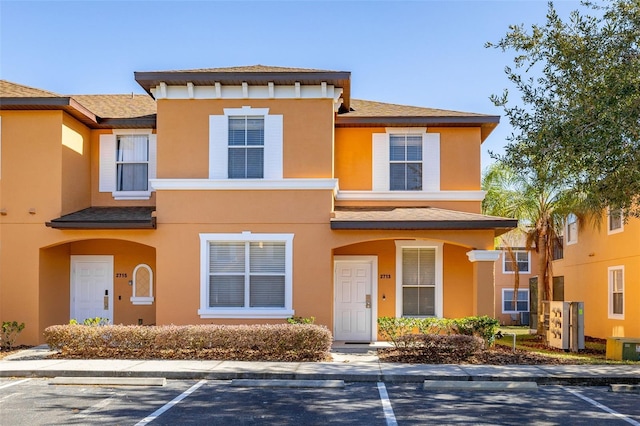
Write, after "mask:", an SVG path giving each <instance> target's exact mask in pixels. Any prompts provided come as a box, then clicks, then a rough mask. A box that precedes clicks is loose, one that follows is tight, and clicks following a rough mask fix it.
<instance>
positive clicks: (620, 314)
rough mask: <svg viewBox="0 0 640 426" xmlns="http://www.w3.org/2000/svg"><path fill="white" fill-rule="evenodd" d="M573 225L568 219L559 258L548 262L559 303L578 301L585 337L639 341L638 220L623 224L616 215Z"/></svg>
mask: <svg viewBox="0 0 640 426" xmlns="http://www.w3.org/2000/svg"><path fill="white" fill-rule="evenodd" d="M596 223H597V225H595V226H594V225H593V224H591V223H579V221H578V219H577V218H576V217H574V216H570V217H569V218H568V219H567V223H566V225H565V230H564V250H563V258H562V259H558V260H556V261H554V262H553V275H554V281H558V282H560V283H562V284H563V292H564V294H563V295H562V298H560V297H556V295H554V299H559V300H566V301H576V302H584V328H585V334H586V335H588V336H593V337H599V338H608V337H633V338H638V337H640V309H638V300H640V219H638V218H629V219H628V221H627V222H626V223H625V220H624V219H623V218H622V215H621V214H620V211H614V212H613V213H611V212H609V211H605V212H603V214H602V218H601V220H600V221H599V222H598V221H597V222H596Z"/></svg>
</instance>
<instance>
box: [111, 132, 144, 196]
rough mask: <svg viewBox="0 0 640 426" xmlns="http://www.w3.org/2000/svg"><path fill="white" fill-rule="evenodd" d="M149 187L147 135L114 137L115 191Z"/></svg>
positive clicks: (139, 189)
mask: <svg viewBox="0 0 640 426" xmlns="http://www.w3.org/2000/svg"><path fill="white" fill-rule="evenodd" d="M148 189H149V135H119V136H117V137H116V191H147V190H148Z"/></svg>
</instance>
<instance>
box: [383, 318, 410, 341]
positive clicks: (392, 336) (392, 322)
mask: <svg viewBox="0 0 640 426" xmlns="http://www.w3.org/2000/svg"><path fill="white" fill-rule="evenodd" d="M416 327H417V325H416V318H407V317H401V318H396V317H380V318H378V333H380V335H381V336H382V338H383V339H386V340H390V341H391V343H393V345H394V346H395V347H396V348H397V347H400V346H401V345H404V342H403V341H402V340H401V337H403V336H406V335H407V334H411V333H413V331H414V329H415V328H416Z"/></svg>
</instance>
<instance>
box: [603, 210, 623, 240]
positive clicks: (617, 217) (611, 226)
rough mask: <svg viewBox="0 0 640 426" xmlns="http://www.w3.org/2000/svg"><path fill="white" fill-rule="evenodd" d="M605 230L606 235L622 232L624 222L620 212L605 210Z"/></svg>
mask: <svg viewBox="0 0 640 426" xmlns="http://www.w3.org/2000/svg"><path fill="white" fill-rule="evenodd" d="M607 212H608V213H607V225H608V226H607V228H608V234H617V233H618V232H622V231H623V230H624V221H623V219H622V210H621V209H614V210H607Z"/></svg>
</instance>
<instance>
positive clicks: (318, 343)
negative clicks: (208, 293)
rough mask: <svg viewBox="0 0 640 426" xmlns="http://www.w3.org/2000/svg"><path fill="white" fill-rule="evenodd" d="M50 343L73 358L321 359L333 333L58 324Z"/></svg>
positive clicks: (302, 327)
mask: <svg viewBox="0 0 640 426" xmlns="http://www.w3.org/2000/svg"><path fill="white" fill-rule="evenodd" d="M44 337H45V341H46V342H47V344H48V345H49V346H50V347H51V348H52V349H56V350H58V351H60V354H61V355H62V356H64V357H70V358H127V359H131V358H138V359H180V358H182V359H185V358H186V359H233V360H270V361H322V360H325V359H328V357H329V352H330V350H331V342H332V336H331V333H330V332H329V330H328V329H327V328H326V327H324V326H319V325H314V324H295V325H291V324H263V325H214V324H206V325H185V326H175V325H169V326H124V325H106V326H102V327H84V326H81V325H76V324H69V325H56V326H51V327H48V328H47V329H46V330H45V331H44Z"/></svg>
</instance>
